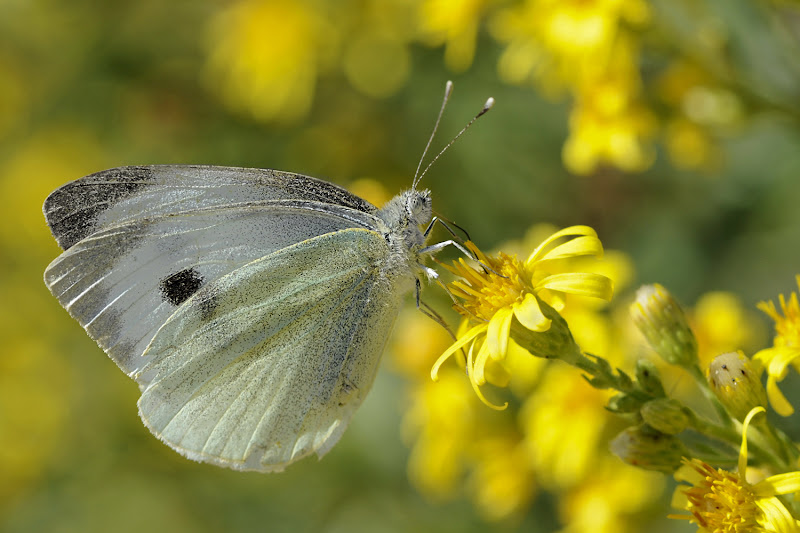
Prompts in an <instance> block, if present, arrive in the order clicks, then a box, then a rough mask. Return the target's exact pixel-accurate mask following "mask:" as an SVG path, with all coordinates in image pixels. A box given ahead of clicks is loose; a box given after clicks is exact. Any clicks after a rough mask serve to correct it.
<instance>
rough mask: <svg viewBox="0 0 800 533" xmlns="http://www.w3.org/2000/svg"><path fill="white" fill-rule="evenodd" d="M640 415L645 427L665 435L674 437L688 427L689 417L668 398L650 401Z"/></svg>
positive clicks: (677, 403) (678, 405)
mask: <svg viewBox="0 0 800 533" xmlns="http://www.w3.org/2000/svg"><path fill="white" fill-rule="evenodd" d="M640 413H641V415H642V420H644V421H645V423H646V424H647V425H649V426H650V427H652V428H653V429H656V430H658V431H660V432H661V433H666V434H667V435H676V434H678V433H680V432H681V431H683V430H684V429H686V426H687V425H689V417H688V416H687V415H686V413H685V412H684V411H683V407H682V406H681V404H680V403H679V402H677V401H675V400H671V399H669V398H658V399H655V400H650V401H649V402H647V403H646V404H644V405H643V406H642V409H641V411H640Z"/></svg>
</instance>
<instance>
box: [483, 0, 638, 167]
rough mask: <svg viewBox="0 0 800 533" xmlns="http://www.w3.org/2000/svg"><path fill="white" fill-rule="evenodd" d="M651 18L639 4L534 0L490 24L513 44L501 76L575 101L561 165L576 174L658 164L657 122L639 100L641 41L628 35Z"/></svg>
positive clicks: (630, 0) (602, 0)
mask: <svg viewBox="0 0 800 533" xmlns="http://www.w3.org/2000/svg"><path fill="white" fill-rule="evenodd" d="M648 19H649V8H648V6H647V4H646V3H645V2H642V1H641V0H589V1H587V0H566V1H564V0H558V1H554V0H528V1H527V2H525V3H524V4H523V5H522V6H517V7H512V8H508V9H506V10H503V11H500V12H499V13H498V15H497V16H496V17H494V18H493V20H492V24H491V30H492V32H493V34H494V36H495V37H496V38H497V39H498V40H500V41H502V42H507V43H508V45H507V47H506V49H505V51H504V52H503V54H502V56H501V58H500V62H499V70H500V77H501V78H503V79H505V80H506V81H509V82H511V83H523V82H525V81H527V80H529V79H532V80H534V81H535V82H536V83H537V84H538V85H540V86H541V87H542V88H543V90H544V91H545V92H548V93H551V94H559V93H562V92H564V91H566V92H568V93H570V94H571V95H572V96H573V97H574V99H575V104H574V107H573V109H572V113H571V116H570V135H569V138H568V139H567V142H566V143H565V145H564V148H563V159H564V163H565V165H566V166H567V168H568V169H569V170H570V171H572V172H574V173H576V174H590V173H592V172H594V171H595V170H596V169H597V168H598V167H599V166H601V165H606V164H608V165H613V166H616V167H617V168H620V169H622V170H625V171H639V170H643V169H644V168H646V167H648V166H649V165H650V164H651V163H652V161H653V159H654V151H653V149H652V147H651V146H650V138H651V137H652V136H653V133H654V119H653V117H652V114H651V113H650V112H649V111H648V110H647V109H646V108H645V107H644V106H643V105H642V104H641V102H640V100H641V96H640V93H641V76H640V74H639V43H638V37H637V36H636V35H635V34H634V33H633V32H632V31H631V30H630V29H631V27H632V26H636V25H642V24H644V23H646V22H647V20H648Z"/></svg>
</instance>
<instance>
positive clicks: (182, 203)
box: [44, 165, 377, 250]
mask: <svg viewBox="0 0 800 533" xmlns="http://www.w3.org/2000/svg"><path fill="white" fill-rule="evenodd" d="M270 200H302V201H309V202H319V203H322V204H331V205H338V206H342V207H346V208H350V209H353V210H355V211H361V212H364V213H372V214H374V213H375V212H376V211H377V209H376V208H375V206H373V205H372V204H370V203H369V202H367V201H366V200H363V199H361V198H359V197H358V196H355V195H353V194H351V193H350V192H348V191H347V190H345V189H343V188H341V187H338V186H336V185H334V184H332V183H328V182H326V181H322V180H318V179H316V178H311V177H309V176H303V175H301V174H293V173H290V172H281V171H277V170H269V169H254V168H234V167H215V166H202V165H152V166H138V167H119V168H112V169H109V170H103V171H101V172H97V173H95V174H90V175H88V176H85V177H83V178H81V179H79V180H75V181H73V182H70V183H67V184H66V185H64V186H62V187H60V188H59V189H57V190H55V191H53V193H52V194H50V196H48V197H47V199H46V200H45V203H44V215H45V218H46V220H47V224H48V225H49V226H50V229H51V231H52V232H53V236H54V237H55V238H56V241H57V242H58V244H59V246H61V247H62V248H63V249H65V250H66V249H68V248H70V247H71V246H72V245H74V244H75V243H77V242H79V241H80V240H82V239H84V238H86V237H88V236H90V235H91V234H93V233H95V232H97V231H99V230H101V229H104V228H108V227H110V226H116V225H120V224H124V223H126V222H132V221H137V220H142V219H150V218H155V217H159V216H164V215H174V214H175V213H181V212H187V211H194V210H197V209H203V208H213V207H226V206H235V205H238V204H246V203H249V202H264V201H270Z"/></svg>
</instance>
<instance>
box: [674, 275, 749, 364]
mask: <svg viewBox="0 0 800 533" xmlns="http://www.w3.org/2000/svg"><path fill="white" fill-rule="evenodd" d="M689 324H690V325H691V327H692V331H694V335H695V338H696V339H697V355H698V357H699V359H700V367H701V368H706V367H707V366H708V364H709V363H710V362H711V360H712V359H713V358H714V357H716V356H718V355H719V354H721V353H725V352H734V351H736V350H740V349H741V350H744V351H745V352H750V351H751V349H752V348H754V347H755V345H756V344H757V343H758V341H759V340H760V339H761V338H762V336H763V333H762V331H760V330H759V329H758V324H757V320H756V317H755V316H754V313H751V312H750V311H748V310H747V309H746V308H745V307H744V305H743V304H742V301H741V299H740V298H739V297H738V296H737V295H735V294H733V293H730V292H721V291H714V292H707V293H705V294H703V295H702V296H700V298H699V299H698V300H697V302H696V303H695V304H694V307H693V308H692V309H690V310H689Z"/></svg>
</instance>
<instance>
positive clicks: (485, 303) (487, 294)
mask: <svg viewBox="0 0 800 533" xmlns="http://www.w3.org/2000/svg"><path fill="white" fill-rule="evenodd" d="M466 244H467V248H469V249H470V251H472V252H473V253H474V254H475V256H476V257H477V258H478V260H479V262H480V265H484V266H479V268H478V269H476V268H473V267H471V266H469V265H468V264H467V262H466V261H465V260H464V259H463V258H462V259H459V261H458V262H457V263H455V262H454V263H453V265H452V266H450V265H442V266H444V267H445V268H446V269H448V270H449V271H450V272H452V273H454V274H456V275H457V276H460V277H461V278H462V279H460V280H458V281H454V282H453V283H451V284H450V290H451V291H452V292H453V294H454V295H455V296H457V297H458V298H460V299H461V308H458V309H457V310H458V312H459V313H461V314H462V315H464V316H466V317H472V318H475V317H477V318H479V319H481V320H486V321H488V320H490V319H491V318H492V316H493V315H494V313H495V312H496V311H497V310H498V309H501V308H503V307H506V306H510V305H511V304H513V303H514V302H516V301H517V300H519V299H520V297H521V296H523V295H524V293H525V292H533V290H532V288H531V287H529V286H528V285H527V284H526V283H525V281H524V274H523V272H524V268H525V266H524V265H523V263H522V262H521V261H519V260H518V259H517V257H516V256H515V255H507V254H504V253H502V252H500V253H499V254H498V255H497V257H489V256H486V255H485V254H484V253H483V252H481V251H480V250H479V249H478V247H477V246H475V245H474V244H473V243H471V242H467V243H466ZM486 267H488V268H486ZM490 269H491V270H490Z"/></svg>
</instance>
